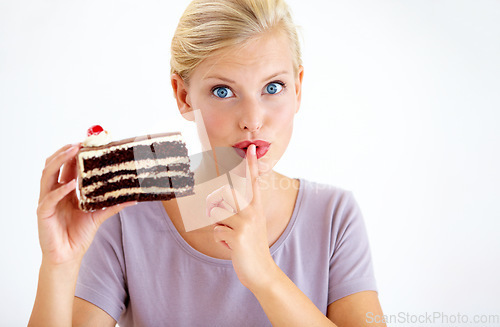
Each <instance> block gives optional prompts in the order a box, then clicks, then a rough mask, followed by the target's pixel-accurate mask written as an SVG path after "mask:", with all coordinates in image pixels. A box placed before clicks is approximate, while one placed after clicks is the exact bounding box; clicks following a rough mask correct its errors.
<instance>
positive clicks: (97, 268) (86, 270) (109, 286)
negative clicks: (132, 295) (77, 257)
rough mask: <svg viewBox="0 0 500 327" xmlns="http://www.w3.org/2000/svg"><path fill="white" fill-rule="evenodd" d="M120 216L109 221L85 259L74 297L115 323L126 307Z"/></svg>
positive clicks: (100, 230)
mask: <svg viewBox="0 0 500 327" xmlns="http://www.w3.org/2000/svg"><path fill="white" fill-rule="evenodd" d="M121 235H122V232H121V223H120V216H119V214H117V215H115V216H113V217H111V218H109V219H108V220H106V221H105V222H104V223H103V224H102V225H101V226H100V227H99V230H98V231H97V233H96V235H95V238H94V240H93V242H92V244H91V245H90V247H89V249H88V250H87V253H85V256H84V258H83V260H82V264H81V267H80V272H79V274H78V281H77V284H76V290H75V296H77V297H79V298H82V299H84V300H86V301H88V302H90V303H92V304H94V305H96V306H98V307H99V308H101V309H102V310H104V311H106V312H107V313H108V314H109V315H110V316H111V317H113V318H114V319H115V320H116V321H118V320H119V318H120V316H121V313H122V311H123V310H124V309H125V307H126V301H127V291H126V282H125V274H124V266H125V265H124V255H123V246H122V237H121Z"/></svg>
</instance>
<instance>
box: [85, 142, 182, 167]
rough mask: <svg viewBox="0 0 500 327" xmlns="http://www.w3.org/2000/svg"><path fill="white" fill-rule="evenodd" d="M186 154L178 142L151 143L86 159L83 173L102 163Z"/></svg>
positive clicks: (109, 163) (111, 163) (110, 163)
mask: <svg viewBox="0 0 500 327" xmlns="http://www.w3.org/2000/svg"><path fill="white" fill-rule="evenodd" d="M187 154H188V152H187V149H186V148H185V147H182V144H181V143H180V142H173V143H162V144H160V143H157V142H155V143H153V144H151V145H139V146H135V147H130V148H128V149H121V150H116V151H113V152H110V153H107V154H104V155H102V156H99V157H94V158H88V159H85V161H84V167H83V171H85V172H86V171H89V170H92V169H95V168H99V167H101V166H102V162H106V164H107V165H114V164H117V163H120V162H128V161H134V160H135V161H138V160H148V159H149V160H155V159H163V158H169V157H179V156H182V157H184V156H187Z"/></svg>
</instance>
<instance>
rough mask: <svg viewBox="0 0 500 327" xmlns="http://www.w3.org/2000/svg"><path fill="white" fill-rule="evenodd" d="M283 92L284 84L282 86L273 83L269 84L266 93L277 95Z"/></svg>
mask: <svg viewBox="0 0 500 327" xmlns="http://www.w3.org/2000/svg"><path fill="white" fill-rule="evenodd" d="M282 90H283V84H280V83H278V82H272V83H269V84H267V86H266V92H265V93H269V94H276V93H280V92H281V91H282Z"/></svg>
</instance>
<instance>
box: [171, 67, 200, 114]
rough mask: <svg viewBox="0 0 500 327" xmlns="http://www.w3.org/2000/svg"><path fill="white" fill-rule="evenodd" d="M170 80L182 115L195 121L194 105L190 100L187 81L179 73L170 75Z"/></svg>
mask: <svg viewBox="0 0 500 327" xmlns="http://www.w3.org/2000/svg"><path fill="white" fill-rule="evenodd" d="M170 82H171V84H172V89H173V91H174V97H175V100H176V101H177V107H178V108H179V111H180V113H181V115H182V116H183V117H184V118H185V119H187V120H189V121H194V115H193V107H192V106H191V103H190V101H189V95H188V89H187V85H186V83H185V82H184V80H183V79H182V77H180V76H179V74H172V76H170Z"/></svg>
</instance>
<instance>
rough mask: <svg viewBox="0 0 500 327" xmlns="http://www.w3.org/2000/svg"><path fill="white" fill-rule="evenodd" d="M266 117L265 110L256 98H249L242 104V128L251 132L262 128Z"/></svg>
mask: <svg viewBox="0 0 500 327" xmlns="http://www.w3.org/2000/svg"><path fill="white" fill-rule="evenodd" d="M263 119H264V110H263V108H262V107H261V105H260V104H259V103H258V101H257V100H255V99H251V100H250V99H249V100H248V101H246V102H245V103H242V104H241V118H240V122H239V125H240V128H241V129H242V130H245V131H248V132H250V133H253V132H257V131H259V130H260V129H261V127H262V123H263Z"/></svg>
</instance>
